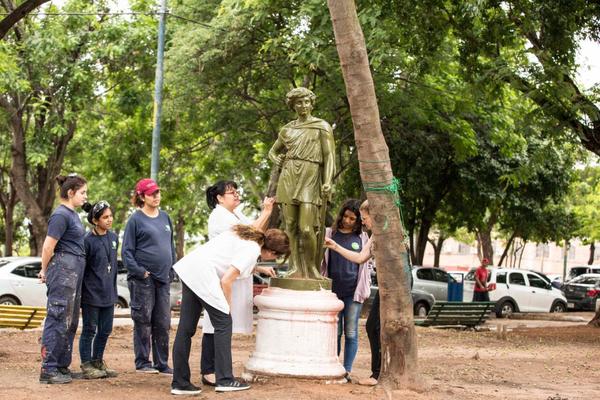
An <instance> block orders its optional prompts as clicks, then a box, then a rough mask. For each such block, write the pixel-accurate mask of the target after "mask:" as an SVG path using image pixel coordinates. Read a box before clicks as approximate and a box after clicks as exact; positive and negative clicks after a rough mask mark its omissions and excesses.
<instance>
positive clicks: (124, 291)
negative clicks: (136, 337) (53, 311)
mask: <svg viewBox="0 0 600 400" xmlns="http://www.w3.org/2000/svg"><path fill="white" fill-rule="evenodd" d="M41 269H42V259H41V258H40V257H3V258H0V304H9V305H25V306H39V307H45V306H46V285H45V284H43V283H41V282H40V279H39V278H38V274H39V272H40V270H41ZM180 294H181V282H179V280H178V279H177V280H176V281H174V282H173V283H171V305H172V307H173V306H174V305H175V304H176V302H177V299H178V298H179V295H180ZM117 296H118V297H117V303H116V304H115V307H117V308H127V307H129V302H130V295H129V288H128V287H127V269H126V268H125V266H124V265H123V263H122V262H121V260H119V261H118V270H117Z"/></svg>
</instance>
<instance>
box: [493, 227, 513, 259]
mask: <svg viewBox="0 0 600 400" xmlns="http://www.w3.org/2000/svg"><path fill="white" fill-rule="evenodd" d="M516 236H517V232H513V233H512V235H510V239H508V242H506V247H504V251H503V252H502V256H500V261H498V266H499V267H501V266H502V263H503V262H504V259H505V258H506V255H507V254H508V250H509V249H510V246H511V245H512V243H513V240H515V237H516ZM490 261H491V260H490Z"/></svg>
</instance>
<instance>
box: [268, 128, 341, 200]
mask: <svg viewBox="0 0 600 400" xmlns="http://www.w3.org/2000/svg"><path fill="white" fill-rule="evenodd" d="M321 135H333V131H332V129H331V126H330V125H329V124H328V123H327V122H326V121H324V120H322V119H319V118H314V119H312V120H311V121H306V122H304V123H297V122H296V121H292V122H290V123H288V124H287V125H285V126H284V127H283V128H281V131H280V132H279V140H280V141H281V143H283V145H284V146H285V149H286V152H285V160H284V162H283V166H282V168H281V174H280V176H279V184H278V185H277V202H278V203H284V204H299V203H312V204H315V205H317V206H320V205H321V185H322V174H323V151H322V144H321Z"/></svg>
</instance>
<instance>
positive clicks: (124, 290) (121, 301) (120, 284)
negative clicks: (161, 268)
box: [115, 260, 182, 310]
mask: <svg viewBox="0 0 600 400" xmlns="http://www.w3.org/2000/svg"><path fill="white" fill-rule="evenodd" d="M117 265H118V269H117V296H118V298H117V303H116V304H115V307H116V308H129V305H130V303H131V295H130V293H129V287H128V286H127V268H126V267H125V265H124V264H123V261H121V260H117ZM181 290H182V289H181V280H180V279H179V277H178V276H177V274H175V278H174V279H173V282H171V290H170V296H171V298H170V301H171V310H175V309H178V308H179V306H180V304H181V302H180V301H179V300H180V298H181Z"/></svg>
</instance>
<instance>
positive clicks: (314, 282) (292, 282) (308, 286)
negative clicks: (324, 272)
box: [269, 278, 331, 291]
mask: <svg viewBox="0 0 600 400" xmlns="http://www.w3.org/2000/svg"><path fill="white" fill-rule="evenodd" d="M269 286H270V287H276V288H280V289H290V290H312V291H315V290H331V279H327V278H323V279H295V278H271V280H270V281H269Z"/></svg>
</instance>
